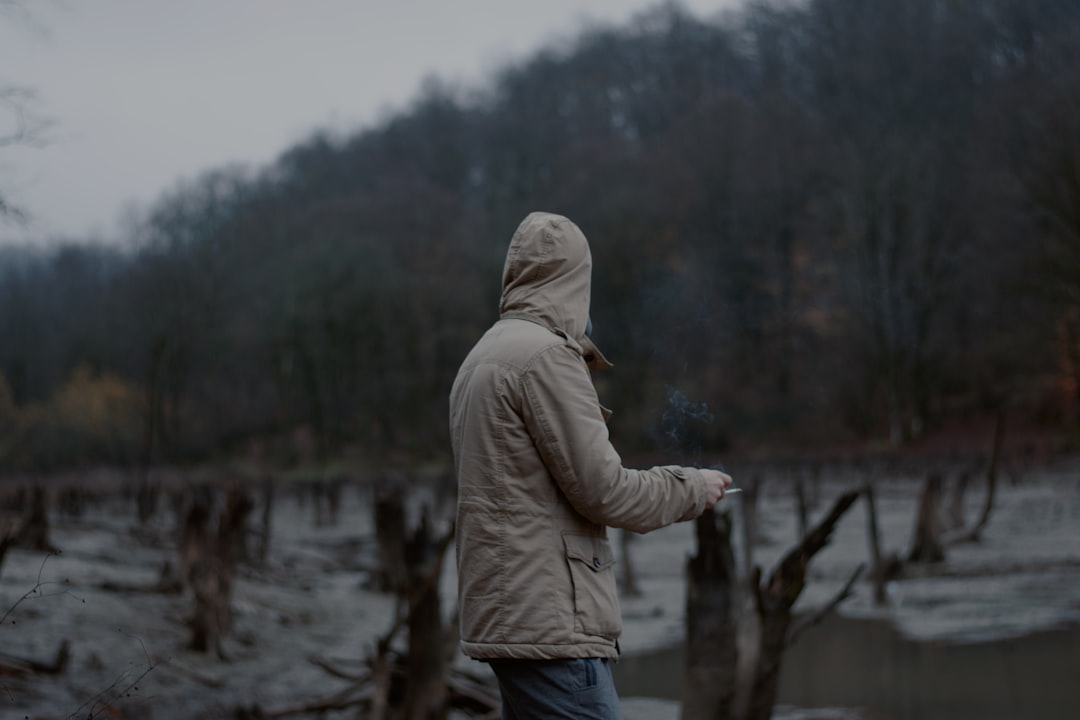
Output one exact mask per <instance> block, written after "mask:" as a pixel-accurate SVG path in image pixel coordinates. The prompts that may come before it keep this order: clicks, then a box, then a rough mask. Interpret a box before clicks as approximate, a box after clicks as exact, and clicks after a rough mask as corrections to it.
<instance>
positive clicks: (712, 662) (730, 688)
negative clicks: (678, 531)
mask: <svg viewBox="0 0 1080 720" xmlns="http://www.w3.org/2000/svg"><path fill="white" fill-rule="evenodd" d="M695 531H696V535H697V554H696V555H694V556H693V557H691V558H690V560H689V561H688V562H687V568H686V582H687V587H686V660H685V662H686V684H685V687H684V689H683V709H682V717H683V720H706V719H707V720H727V719H728V718H732V717H733V714H732V711H733V707H732V706H733V702H734V698H735V679H736V671H737V667H736V665H737V659H738V657H737V650H736V644H735V643H736V622H735V621H736V615H737V610H736V603H735V598H736V584H737V582H738V576H737V573H736V568H735V555H734V552H733V550H732V548H731V518H730V516H729V515H728V513H726V512H725V513H718V512H706V513H704V514H703V515H701V516H700V517H699V518H698V519H697V520H696V525H695Z"/></svg>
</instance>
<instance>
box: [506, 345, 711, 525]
mask: <svg viewBox="0 0 1080 720" xmlns="http://www.w3.org/2000/svg"><path fill="white" fill-rule="evenodd" d="M521 383H522V387H521V390H522V398H523V399H522V416H523V418H524V421H525V425H526V427H527V428H528V431H529V433H530V434H531V435H532V438H533V441H534V443H535V444H536V446H537V448H538V450H539V452H540V455H541V457H542V458H543V460H544V464H545V465H546V466H547V468H548V472H550V473H551V475H552V477H553V478H554V479H555V482H556V483H557V484H558V486H559V488H560V489H561V490H562V492H563V494H565V495H566V497H567V499H568V500H569V501H570V504H571V505H573V507H574V509H575V510H577V511H578V512H579V513H581V514H582V515H584V516H585V517H586V518H588V519H589V520H590V521H591V522H594V523H597V524H601V525H609V526H612V527H617V528H625V529H627V530H633V531H635V532H648V531H650V530H655V529H657V528H661V527H664V526H665V525H670V524H671V523H673V522H678V521H681V520H690V519H693V518H695V517H697V516H698V515H700V514H701V513H702V512H703V511H704V509H705V502H706V499H707V498H706V490H705V481H704V478H703V477H702V475H701V473H700V471H698V470H697V469H695V468H689V467H679V466H663V467H654V468H651V469H648V470H630V469H627V468H624V467H623V466H622V459H621V458H620V457H619V454H618V453H617V452H616V451H615V448H614V447H612V445H611V441H610V439H609V437H608V429H607V425H606V423H605V422H604V418H603V416H602V414H601V409H600V402H599V400H598V398H597V397H596V390H595V388H594V387H593V384H592V378H591V377H590V376H589V373H588V370H587V368H586V366H585V363H584V361H583V360H582V359H581V357H580V356H579V355H578V353H577V352H576V351H575V350H573V349H572V348H570V347H568V346H565V345H556V346H553V347H551V348H548V349H547V350H545V351H544V352H542V353H540V355H538V356H537V358H536V359H535V360H534V361H533V363H532V364H531V365H530V366H529V368H528V369H527V370H526V372H525V373H524V374H523V375H522V379H521Z"/></svg>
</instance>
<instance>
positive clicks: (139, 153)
mask: <svg viewBox="0 0 1080 720" xmlns="http://www.w3.org/2000/svg"><path fill="white" fill-rule="evenodd" d="M657 4H659V0H591V1H585V0H528V1H527V2H519V1H518V0H379V1H375V0H22V2H21V5H22V6H23V7H24V8H27V9H28V11H29V15H28V17H27V16H26V14H25V13H24V14H19V13H15V14H13V13H11V12H4V13H2V14H0V88H3V87H10V86H13V85H18V86H25V87H29V88H32V89H33V90H34V91H35V92H36V94H37V100H36V102H35V104H34V108H35V109H36V111H37V112H38V113H39V114H42V115H45V116H48V117H49V118H50V119H51V120H52V122H53V124H52V126H51V128H50V130H49V140H48V142H47V144H45V145H44V146H41V147H34V148H29V147H11V146H8V147H0V188H2V189H3V191H4V194H5V196H7V197H8V199H9V200H13V201H14V202H15V204H16V205H18V206H20V207H21V208H22V209H23V210H25V211H27V212H28V213H29V214H30V216H31V221H30V223H29V224H27V225H24V226H21V227H20V226H13V225H11V224H10V223H3V222H0V242H11V241H13V240H22V239H30V240H34V241H39V242H40V241H42V240H44V239H47V238H55V237H57V236H67V237H73V238H77V239H84V238H87V237H88V236H99V237H102V238H105V239H107V238H109V237H110V236H111V235H113V234H115V232H116V223H117V220H118V218H119V217H120V215H121V214H122V212H123V211H124V209H125V208H128V207H145V206H146V205H148V204H149V203H150V202H152V201H153V200H154V199H155V198H156V197H157V196H158V195H160V194H161V193H162V192H163V191H164V190H166V189H168V188H169V187H171V186H173V185H174V184H175V183H177V182H178V181H179V180H181V179H186V178H192V177H194V176H196V175H198V174H199V173H200V172H202V171H204V170H208V169H210V168H213V167H219V166H222V165H225V164H230V163H237V162H238V163H244V164H247V165H250V166H253V167H261V166H264V165H266V164H269V163H270V162H272V161H273V160H274V159H275V158H276V157H277V156H278V154H279V153H280V152H281V151H283V150H285V149H286V148H287V147H289V146H290V145H291V144H293V143H295V142H297V141H299V140H301V139H303V138H305V137H306V136H308V135H309V134H310V133H311V132H312V131H314V130H315V129H317V128H332V129H335V130H339V131H348V130H354V129H359V128H362V127H364V126H368V125H371V124H373V123H375V122H377V121H378V120H379V119H380V118H381V117H385V115H386V114H387V113H390V112H393V111H395V110H398V109H401V108H403V107H405V106H406V105H407V104H408V102H409V100H411V99H412V98H413V97H414V96H415V95H416V93H417V91H418V89H419V87H420V84H421V82H422V81H423V79H424V78H425V77H426V76H431V75H435V76H438V77H439V78H442V79H444V80H447V81H450V82H452V83H456V84H459V85H463V86H465V87H468V88H472V87H476V88H479V87H482V86H483V85H484V83H485V81H486V80H488V79H489V78H490V76H491V71H492V70H494V69H495V68H497V67H499V66H504V65H506V64H508V63H510V62H513V61H517V60H523V59H527V58H528V57H529V56H530V55H531V54H532V53H534V52H535V51H536V50H538V49H539V48H540V47H542V46H544V45H547V44H549V43H551V42H554V41H557V40H559V39H565V38H570V37H573V36H574V35H576V34H577V33H578V32H579V31H580V30H581V29H582V28H584V27H585V26H586V25H587V24H590V23H591V24H622V23H625V22H627V21H629V20H630V18H632V17H633V16H634V15H636V14H638V13H640V12H642V11H643V10H646V9H648V8H651V7H655V6H656V5H657ZM738 4H741V0H681V5H682V6H683V7H684V8H686V9H687V10H688V11H689V12H691V13H693V14H694V15H697V16H699V17H710V16H713V15H715V14H716V13H717V12H719V11H721V10H723V9H725V8H730V7H732V6H735V5H738ZM3 5H4V3H3V2H0V8H2V7H3ZM10 123H11V118H10V115H3V114H0V136H2V135H4V134H5V133H6V132H7V131H8V130H9V129H10Z"/></svg>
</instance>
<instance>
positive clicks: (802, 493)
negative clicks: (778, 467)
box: [791, 469, 810, 542]
mask: <svg viewBox="0 0 1080 720" xmlns="http://www.w3.org/2000/svg"><path fill="white" fill-rule="evenodd" d="M791 484H792V487H793V489H794V491H795V493H794V494H795V512H796V519H797V520H798V521H799V524H798V529H799V530H798V532H799V536H798V537H797V538H795V542H802V539H803V537H805V536H806V528H807V527H808V526H809V524H810V521H809V519H808V515H809V511H808V509H807V507H806V488H805V487H804V485H803V476H802V473H800V472H799V471H798V469H793V470H792V471H791Z"/></svg>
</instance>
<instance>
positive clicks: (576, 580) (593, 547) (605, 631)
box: [563, 533, 622, 639]
mask: <svg viewBox="0 0 1080 720" xmlns="http://www.w3.org/2000/svg"><path fill="white" fill-rule="evenodd" d="M563 543H564V544H565V546H566V562H567V564H568V565H569V566H570V579H571V581H572V582H573V584H574V631H575V632H579V633H584V634H586V635H598V636H600V637H604V638H610V639H614V638H617V637H618V636H619V633H621V632H622V617H621V616H620V614H619V597H618V594H617V592H616V589H615V556H614V554H613V553H612V552H611V545H610V543H608V541H607V538H603V537H592V536H588V535H570V534H567V533H563Z"/></svg>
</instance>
